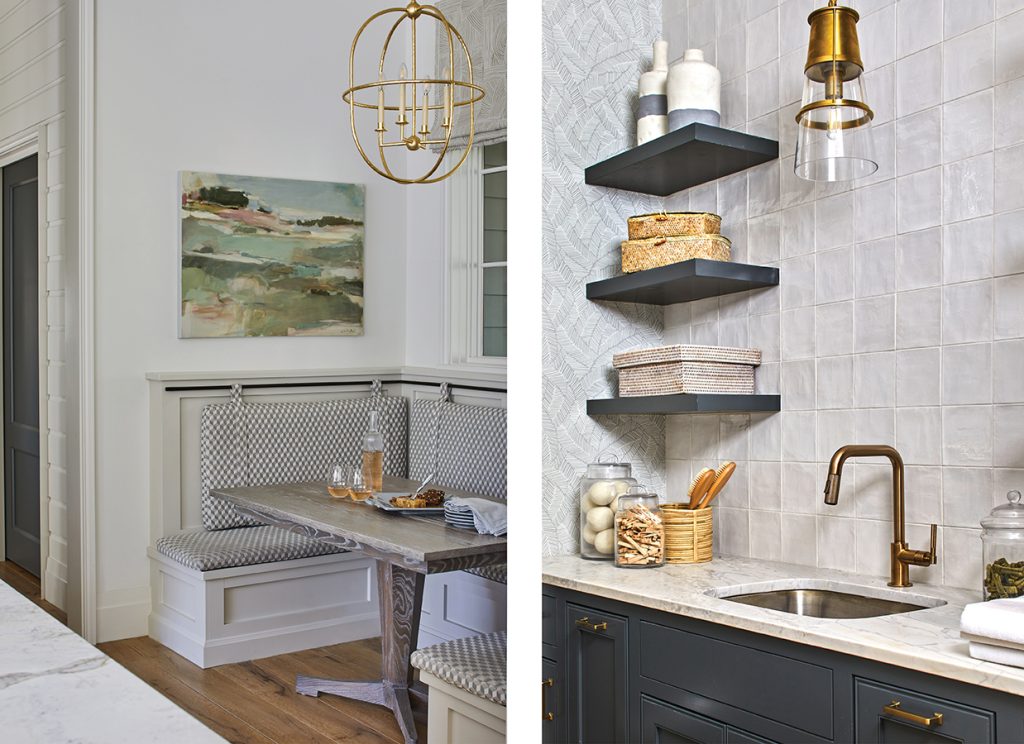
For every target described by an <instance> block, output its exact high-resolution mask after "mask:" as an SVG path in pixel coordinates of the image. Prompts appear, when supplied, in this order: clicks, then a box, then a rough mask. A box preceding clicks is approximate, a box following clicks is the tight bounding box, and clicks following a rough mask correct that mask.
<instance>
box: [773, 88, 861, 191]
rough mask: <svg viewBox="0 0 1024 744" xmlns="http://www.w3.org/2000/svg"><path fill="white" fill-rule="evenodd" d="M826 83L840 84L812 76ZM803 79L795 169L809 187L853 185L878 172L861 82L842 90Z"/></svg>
mask: <svg viewBox="0 0 1024 744" xmlns="http://www.w3.org/2000/svg"><path fill="white" fill-rule="evenodd" d="M815 77H824V78H825V80H830V79H831V80H833V81H834V80H836V79H839V80H841V79H842V72H841V71H838V70H837V75H836V76H835V77H832V76H829V75H827V74H826V75H824V76H822V75H816V76H815ZM828 87H829V83H827V82H820V81H817V80H814V79H812V77H811V76H810V75H809V76H807V77H806V78H805V79H804V96H803V105H802V107H801V109H800V114H799V115H798V116H797V130H798V131H797V141H796V158H795V159H794V165H793V169H794V171H795V172H796V175H797V176H799V177H800V178H804V179H807V180H809V181H852V180H854V179H857V178H863V177H865V176H870V175H871V174H872V173H874V172H875V171H876V170H878V160H877V159H876V158H875V147H874V139H873V137H872V133H871V119H872V117H873V116H874V114H873V113H872V111H871V109H870V108H869V107H868V106H867V104H866V103H865V101H866V100H867V98H866V95H865V93H864V83H863V76H861V75H858V76H857V77H855V78H854V79H852V80H847V81H844V82H842V83H840V84H838V85H837V84H835V83H833V84H832V90H828Z"/></svg>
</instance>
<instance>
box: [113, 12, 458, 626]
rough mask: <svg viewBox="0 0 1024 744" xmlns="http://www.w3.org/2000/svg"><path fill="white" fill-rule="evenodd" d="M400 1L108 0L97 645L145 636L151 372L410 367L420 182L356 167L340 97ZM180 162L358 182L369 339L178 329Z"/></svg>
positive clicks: (372, 58)
mask: <svg viewBox="0 0 1024 744" xmlns="http://www.w3.org/2000/svg"><path fill="white" fill-rule="evenodd" d="M391 5H393V3H389V2H386V1H383V0H374V1H373V2H360V3H352V2H337V0H300V1H298V2H289V3H281V2H274V1H273V0H255V1H253V0H247V1H246V2H243V1H242V0H231V1H230V2H217V3H210V2H201V1H200V0H184V1H178V2H173V3H138V2H131V1H130V0H99V2H98V9H97V19H96V23H97V38H96V48H97V57H96V132H97V142H96V277H97V279H96V297H97V306H96V325H97V331H96V334H97V348H96V358H97V370H96V375H97V390H96V408H97V455H98V488H97V531H98V536H97V544H98V565H97V572H98V577H97V581H98V586H99V593H98V602H97V604H98V607H99V630H98V635H99V638H100V640H103V639H109V638H117V637H124V636H126V635H137V634H141V633H144V632H145V626H144V618H145V611H146V608H147V606H148V588H147V587H148V570H147V565H146V557H145V548H146V545H147V542H148V528H147V526H148V505H147V497H146V493H147V489H148V478H149V463H148V459H147V436H148V428H147V426H148V424H147V410H148V409H147V403H146V395H147V386H146V380H145V373H146V372H147V371H154V370H161V371H165V370H207V371H215V370H259V369H263V370H268V369H269V370H272V369H285V368H287V369H302V368H334V369H338V368H345V367H353V366H374V365H376V366H384V365H401V364H403V363H404V361H405V354H406V324H407V310H406V308H407V302H408V300H407V294H408V293H407V291H406V290H407V289H408V288H410V284H409V282H407V278H406V255H407V250H406V244H407V241H411V240H415V241H417V242H416V245H419V244H422V243H426V244H428V245H430V246H431V247H432V248H433V247H436V245H437V244H438V243H437V241H435V240H434V238H433V237H432V236H430V235H424V233H423V230H422V229H420V228H419V227H415V226H411V225H410V224H409V223H408V221H407V216H406V208H407V199H409V198H411V195H412V194H414V193H417V192H414V191H413V190H410V189H408V188H406V187H402V186H398V185H395V184H393V183H391V182H390V181H386V180H384V179H383V178H380V177H378V176H376V175H374V174H372V173H371V172H370V171H369V169H368V168H367V167H366V166H365V165H364V164H363V162H362V160H361V158H360V157H359V154H358V153H357V151H356V149H355V147H354V144H353V142H352V138H351V134H350V132H349V124H348V111H347V107H346V106H345V105H344V104H343V103H342V102H341V100H340V94H341V91H342V90H343V89H344V88H345V87H346V85H347V73H348V50H349V45H350V42H351V33H352V32H354V29H355V28H357V26H358V24H360V23H361V22H362V21H363V20H364V19H365V18H366V17H367V16H368V15H369V14H370V12H371V11H372V10H374V9H377V8H378V7H390V6H391ZM367 43H368V46H367V47H366V49H367V50H368V51H369V52H370V53H369V54H368V55H367V57H365V58H360V59H358V60H357V68H358V74H361V75H362V76H363V77H364V78H366V77H368V76H369V75H375V74H376V71H375V69H373V68H374V67H375V64H376V61H377V57H376V52H375V49H379V47H380V43H381V39H379V38H376V39H372V38H371V39H368V42H367ZM182 169H193V170H206V171H215V172H224V173H239V174H247V175H260V176H276V177H287V178H299V179H319V180H333V181H343V182H355V183H365V184H366V187H367V193H366V205H367V210H366V223H367V230H366V298H367V299H366V311H365V335H364V336H362V337H359V338H299V339H294V338H290V339H224V340H213V339H197V340H179V339H178V338H177V337H176V334H177V326H176V318H177V312H178V285H177V272H178V269H177V261H178V242H177V231H178V223H177V211H176V209H175V201H176V191H177V172H178V171H179V170H182ZM416 188H417V189H420V188H422V187H416ZM431 229H434V228H433V226H432V227H431ZM416 270H418V268H417V269H416ZM410 273H411V272H410ZM417 284H418V283H415V282H414V283H413V284H412V287H413V288H416V287H417ZM424 291H425V297H426V301H427V302H429V303H430V304H431V305H433V304H435V303H437V301H438V298H439V289H438V288H437V286H436V285H431V286H429V287H427V288H426V289H425V290H424ZM140 618H141V621H142V623H143V624H142V625H139V622H140Z"/></svg>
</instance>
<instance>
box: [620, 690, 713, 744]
mask: <svg viewBox="0 0 1024 744" xmlns="http://www.w3.org/2000/svg"><path fill="white" fill-rule="evenodd" d="M726 728H727V727H726V726H725V724H722V723H719V722H718V721H712V720H711V719H710V718H705V717H704V716H702V715H698V714H696V713H692V712H690V711H688V710H683V709H682V708H677V707H676V706H674V705H669V704H668V703H665V702H662V701H661V700H656V699H655V698H652V697H648V696H647V695H642V696H641V698H640V731H641V732H642V734H643V740H644V744H693V742H700V744H725V742H726V738H725V737H726Z"/></svg>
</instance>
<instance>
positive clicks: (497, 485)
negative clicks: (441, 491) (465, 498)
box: [409, 400, 508, 499]
mask: <svg viewBox="0 0 1024 744" xmlns="http://www.w3.org/2000/svg"><path fill="white" fill-rule="evenodd" d="M435 426H436V428H435ZM435 436H436V453H435ZM507 442H508V412H507V411H506V410H505V409H504V408H488V407H485V406H467V405H463V404H461V403H451V402H448V401H441V400H417V401H413V402H412V404H411V410H410V413H409V477H410V478H412V479H414V480H416V479H420V478H426V477H427V476H428V475H429V474H430V473H431V471H432V470H434V467H435V462H436V468H437V470H436V472H435V473H434V475H435V476H436V477H435V481H436V482H437V483H442V484H444V485H446V486H451V487H452V488H460V489H463V490H466V491H474V492H476V493H482V494H484V495H486V496H494V497H496V498H499V499H504V498H505V496H506V491H507V487H508V484H507V480H508V466H507V463H508V459H507Z"/></svg>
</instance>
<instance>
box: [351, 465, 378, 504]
mask: <svg viewBox="0 0 1024 744" xmlns="http://www.w3.org/2000/svg"><path fill="white" fill-rule="evenodd" d="M348 486H349V495H350V496H351V497H352V500H353V501H366V500H367V499H368V498H370V496H372V495H373V489H371V488H370V484H369V482H367V480H366V478H365V476H364V475H363V468H362V465H355V466H353V467H352V475H351V476H349V481H348Z"/></svg>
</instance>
